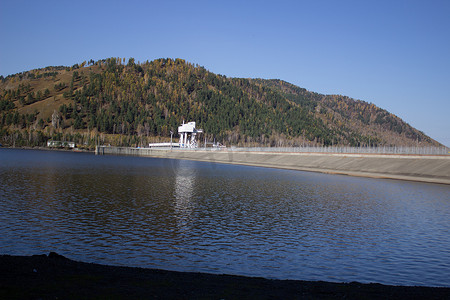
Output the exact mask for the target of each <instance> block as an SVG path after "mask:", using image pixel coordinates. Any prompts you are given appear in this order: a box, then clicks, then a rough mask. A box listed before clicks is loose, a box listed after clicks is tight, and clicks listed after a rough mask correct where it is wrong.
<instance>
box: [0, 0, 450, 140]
mask: <svg viewBox="0 0 450 300" xmlns="http://www.w3.org/2000/svg"><path fill="white" fill-rule="evenodd" d="M0 37H1V44H0V75H3V76H5V75H9V74H14V73H18V72H22V71H26V70H30V69H34V68H41V67H46V66H55V65H73V64H75V63H81V62H83V61H85V60H90V59H94V60H98V59H103V58H108V57H122V58H124V57H125V58H127V59H128V58H130V57H134V58H135V59H136V61H141V62H142V61H146V60H153V59H156V58H161V57H171V58H183V59H186V60H187V61H189V62H192V63H196V64H199V65H201V66H204V67H205V68H206V69H208V70H210V71H212V72H214V73H218V74H223V75H226V76H229V77H259V78H278V79H283V80H285V81H288V82H291V83H293V84H295V85H298V86H300V87H304V88H306V89H308V90H310V91H315V92H319V93H324V94H341V95H347V96H350V97H352V98H355V99H360V100H364V101H367V102H372V103H374V104H375V105H377V106H379V107H382V108H384V109H387V110H388V111H390V112H391V113H394V114H396V115H397V116H399V117H401V118H402V119H403V120H405V121H406V122H408V123H409V124H411V125H412V126H414V127H416V128H417V129H419V130H422V131H424V132H425V133H426V134H428V135H430V136H431V137H432V138H434V139H436V140H438V141H439V142H441V143H444V144H445V145H447V146H450V117H449V115H450V1H447V0H443V1H435V0H429V1H396V0H392V1H375V0H374V1H371V0H367V1H345V0H342V1H334V0H330V1H321V0H317V1H283V0H278V1H234V0H228V1H195V0H191V1H169V0H167V1H133V0H129V1H94V0H92V1H21V0H15V1H5V0H0Z"/></svg>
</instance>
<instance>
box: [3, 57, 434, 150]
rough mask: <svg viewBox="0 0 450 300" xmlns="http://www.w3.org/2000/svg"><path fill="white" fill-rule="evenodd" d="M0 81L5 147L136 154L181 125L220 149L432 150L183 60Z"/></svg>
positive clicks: (270, 85) (292, 91)
mask: <svg viewBox="0 0 450 300" xmlns="http://www.w3.org/2000/svg"><path fill="white" fill-rule="evenodd" d="M0 79H1V81H0V138H1V143H3V144H5V145H15V146H40V145H44V144H45V142H46V141H47V140H49V139H54V140H70V141H75V142H76V143H77V144H78V145H79V146H80V147H86V148H92V147H94V145H95V144H97V143H102V144H112V145H119V146H143V145H146V144H147V143H148V142H151V141H164V140H167V139H169V138H170V132H171V131H173V132H176V130H177V127H178V126H179V124H180V123H181V122H182V121H183V120H185V121H196V122H197V127H198V128H203V129H204V131H205V138H206V139H207V140H209V141H212V140H213V139H215V140H217V141H220V142H222V143H224V144H227V145H240V146H243V145H246V146H255V145H264V146H300V145H304V144H308V145H350V146H367V145H372V146H374V145H396V146H415V145H424V146H439V143H437V142H436V141H434V140H433V139H431V138H430V137H428V136H426V135H425V134H423V133H422V132H420V131H418V130H416V129H414V128H413V127H411V126H410V125H408V124H407V123H405V122H403V121H402V120H401V119H400V118H398V117H396V116H395V115H393V114H391V113H389V112H387V111H386V110H383V109H381V108H379V107H377V106H375V105H374V104H370V103H367V102H364V101H361V100H354V99H352V98H349V97H347V96H340V95H322V94H318V93H314V92H310V91H307V90H306V89H303V88H300V87H297V86H295V85H292V84H290V83H288V82H285V81H282V80H265V79H245V78H228V77H226V76H223V75H217V74H214V73H211V72H209V71H207V70H206V69H205V68H203V67H200V66H198V65H194V64H191V63H188V62H186V61H184V60H182V59H175V60H173V59H157V60H154V61H146V62H144V63H136V62H135V61H134V59H132V58H130V59H129V60H128V62H126V61H125V59H121V58H108V59H103V60H99V61H93V60H91V61H89V62H83V63H81V64H75V65H73V66H71V67H63V66H59V67H46V68H44V69H38V70H31V71H27V72H22V73H19V74H14V75H10V76H7V77H6V78H3V77H0Z"/></svg>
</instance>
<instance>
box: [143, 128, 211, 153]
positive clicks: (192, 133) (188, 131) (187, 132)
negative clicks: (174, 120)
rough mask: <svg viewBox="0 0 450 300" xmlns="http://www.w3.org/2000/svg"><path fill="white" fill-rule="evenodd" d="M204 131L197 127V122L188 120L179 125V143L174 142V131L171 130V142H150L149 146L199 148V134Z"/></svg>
mask: <svg viewBox="0 0 450 300" xmlns="http://www.w3.org/2000/svg"><path fill="white" fill-rule="evenodd" d="M198 133H203V129H197V128H196V127H195V122H188V123H186V124H185V123H184V121H183V124H181V125H180V126H178V134H179V135H180V142H179V143H172V135H173V132H172V131H171V132H170V143H150V144H148V146H149V147H150V148H166V147H170V148H197V147H198V143H197V139H196V137H197V134H198Z"/></svg>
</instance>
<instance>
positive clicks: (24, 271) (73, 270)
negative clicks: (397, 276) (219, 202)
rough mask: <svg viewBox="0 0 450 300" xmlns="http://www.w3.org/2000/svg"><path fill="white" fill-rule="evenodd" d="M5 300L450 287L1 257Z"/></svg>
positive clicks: (347, 295)
mask: <svg viewBox="0 0 450 300" xmlns="http://www.w3.org/2000/svg"><path fill="white" fill-rule="evenodd" d="M0 298H1V299H450V288H434V287H404V286H387V285H381V284H361V283H357V282H352V283H329V282H321V281H319V282H312V281H297V280H269V279H264V278H251V277H242V276H231V275H213V274H204V273H184V272H172V271H164V270H154V269H142V268H130V267H114V266H105V265H99V264H90V263H83V262H76V261H72V260H70V259H67V258H65V257H63V256H61V255H58V254H56V253H53V252H52V253H50V254H49V255H34V256H9V255H1V256H0Z"/></svg>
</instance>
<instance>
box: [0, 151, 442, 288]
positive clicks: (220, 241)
mask: <svg viewBox="0 0 450 300" xmlns="http://www.w3.org/2000/svg"><path fill="white" fill-rule="evenodd" d="M449 199H450V187H449V186H445V185H433V184H422V183H413V182H402V181H393V180H375V179H365V178H353V177H346V176H336V175H325V174H316V173H306V172H297V171H288V170H275V169H265V168H256V167H244V166H232V165H221V164H209V163H201V162H192V161H177V160H167V159H153V158H137V157H114V156H98V157H96V156H94V155H90V154H79V153H78V154H76V153H61V152H43V151H25V150H8V149H2V150H0V249H2V250H1V252H2V253H3V254H17V255H30V254H36V253H45V252H47V253H48V252H49V251H57V252H59V253H61V254H63V255H65V256H67V257H70V258H72V259H76V260H83V261H88V262H98V263H106V264H115V265H129V266H140V267H153V268H164V269H171V270H179V271H203V272H213V273H229V274H240V275H250V276H262V277H268V278H283V279H303V280H329V281H360V282H380V283H387V284H403V285H433V286H450V280H449V278H448V270H449V269H450V250H449V249H450V239H449V238H448V237H449V232H450V222H449V221H448V220H450V200H449Z"/></svg>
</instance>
